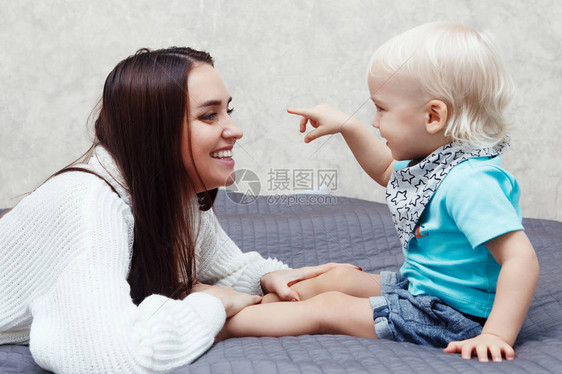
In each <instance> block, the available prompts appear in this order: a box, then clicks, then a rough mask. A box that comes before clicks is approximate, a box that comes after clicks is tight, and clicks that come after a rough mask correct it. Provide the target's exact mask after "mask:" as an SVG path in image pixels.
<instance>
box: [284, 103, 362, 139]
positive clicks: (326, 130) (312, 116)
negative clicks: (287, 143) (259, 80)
mask: <svg viewBox="0 0 562 374" xmlns="http://www.w3.org/2000/svg"><path fill="white" fill-rule="evenodd" d="M287 112H289V113H291V114H296V115H299V116H302V118H301V122H300V132H305V131H306V124H307V123H308V122H310V125H311V126H312V127H314V128H315V130H312V131H310V132H309V133H308V134H306V136H305V137H304V142H305V143H309V142H311V141H313V140H314V139H316V138H319V137H321V136H324V135H329V134H335V133H338V132H341V131H342V130H343V129H344V127H350V126H351V124H352V123H356V122H357V120H356V119H355V118H354V117H353V116H350V115H349V114H345V113H343V112H340V111H339V110H337V109H336V108H334V107H331V106H329V105H326V104H321V105H317V106H315V107H314V108H309V109H305V108H288V109H287ZM359 125H361V124H359Z"/></svg>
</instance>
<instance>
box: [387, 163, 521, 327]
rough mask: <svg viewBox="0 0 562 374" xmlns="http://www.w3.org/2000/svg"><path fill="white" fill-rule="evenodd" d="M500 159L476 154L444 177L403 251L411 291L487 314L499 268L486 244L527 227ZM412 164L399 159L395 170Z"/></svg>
mask: <svg viewBox="0 0 562 374" xmlns="http://www.w3.org/2000/svg"><path fill="white" fill-rule="evenodd" d="M500 162H501V157H500V156H496V157H493V158H489V157H479V158H472V159H469V160H466V161H464V162H461V163H459V164H458V165H456V166H454V167H453V168H452V169H451V170H450V171H449V173H448V174H447V176H446V177H445V179H443V181H442V182H441V184H440V185H439V187H438V189H437V191H435V193H434V195H433V197H432V198H431V200H430V201H429V203H428V204H427V206H426V207H425V210H424V211H423V214H422V216H421V217H420V219H419V221H418V223H417V226H416V229H415V236H414V237H413V238H412V239H411V240H410V242H409V243H408V246H407V250H405V251H404V255H405V257H406V261H405V262H404V265H402V267H401V268H400V273H401V274H402V275H404V276H406V277H407V278H408V280H409V282H410V285H409V291H410V293H412V294H413V295H420V294H428V295H433V296H437V297H439V298H440V299H441V300H442V301H444V302H445V303H446V304H448V305H450V306H452V307H453V308H455V309H457V310H459V311H461V312H463V313H468V314H471V315H474V316H478V317H488V315H489V314H490V311H491V309H492V305H493V302H494V297H495V292H496V283H497V279H498V275H499V271H500V266H499V265H498V263H497V262H496V260H495V259H494V257H493V256H492V255H491V254H490V252H489V251H488V248H487V247H486V245H485V244H484V243H485V242H487V241H488V240H490V239H493V238H495V237H497V236H500V235H502V234H505V233H507V232H511V231H516V230H523V226H522V224H521V209H520V207H519V195H520V190H519V185H518V184H517V181H516V180H515V178H514V177H513V176H512V175H511V174H509V173H508V172H506V171H505V170H503V169H502V168H501V167H500ZM407 164H408V161H403V162H402V161H400V162H396V164H395V168H396V169H401V168H403V167H406V166H407Z"/></svg>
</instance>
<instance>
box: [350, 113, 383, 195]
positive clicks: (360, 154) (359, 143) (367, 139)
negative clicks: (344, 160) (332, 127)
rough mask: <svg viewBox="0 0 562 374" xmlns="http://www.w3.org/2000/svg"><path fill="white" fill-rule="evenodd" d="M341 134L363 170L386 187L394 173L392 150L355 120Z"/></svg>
mask: <svg viewBox="0 0 562 374" xmlns="http://www.w3.org/2000/svg"><path fill="white" fill-rule="evenodd" d="M340 132H341V134H342V135H343V138H344V139H345V142H346V143H347V146H348V147H349V149H351V152H353V155H354V156H355V158H356V159H357V162H359V165H361V167H362V168H363V170H365V172H366V173H367V174H369V176H370V177H371V178H373V179H374V180H375V181H376V182H377V183H378V184H380V185H381V186H384V187H386V185H387V184H388V181H389V179H390V175H391V174H392V172H393V171H394V159H393V158H392V154H391V152H390V148H388V147H387V146H386V145H385V144H384V143H383V142H381V141H380V140H379V139H378V138H377V137H376V136H375V135H374V134H373V133H372V132H370V131H369V130H367V129H366V128H365V126H363V125H362V124H361V123H360V122H359V121H357V120H356V119H355V118H352V119H351V120H350V121H349V122H348V123H347V124H346V125H345V126H343V127H342V129H341V131H340Z"/></svg>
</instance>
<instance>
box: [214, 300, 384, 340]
mask: <svg viewBox="0 0 562 374" xmlns="http://www.w3.org/2000/svg"><path fill="white" fill-rule="evenodd" d="M223 330H224V331H223V336H222V338H226V337H239V336H287V335H289V336H295V335H308V334H342V335H352V336H357V337H363V338H373V339H376V338H377V336H376V334H375V329H374V322H373V308H372V307H371V303H370V301H369V299H367V298H359V297H354V296H349V295H346V294H343V293H341V292H326V293H322V294H320V295H318V296H315V297H313V298H311V299H308V300H305V301H300V302H297V303H268V304H258V305H252V306H249V307H246V308H244V309H242V310H241V311H240V312H239V313H238V314H236V315H235V316H233V317H231V318H230V319H228V320H227V321H226V324H225V327H224V329H223Z"/></svg>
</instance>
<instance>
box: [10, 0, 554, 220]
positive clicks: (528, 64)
mask: <svg viewBox="0 0 562 374" xmlns="http://www.w3.org/2000/svg"><path fill="white" fill-rule="evenodd" d="M561 19H562V3H561V2H559V1H529V0H525V1H522V0H515V1H513V0H512V1H506V0H502V1H495V2H489V1H474V2H471V1H441V0H435V1H427V2H425V1H345V2H340V1H335V0H331V1H275V2H273V1H203V0H201V1H154V0H137V1H110V0H100V1H43V2H38V1H30V0H19V1H9V2H8V1H5V0H4V1H3V3H2V11H1V13H0V45H1V46H2V48H1V50H0V56H1V64H0V82H1V84H2V87H1V91H0V92H1V93H0V126H1V131H2V132H1V134H2V135H1V138H0V207H7V206H13V205H14V204H16V203H17V201H18V199H19V198H18V195H20V194H22V193H24V192H26V191H30V190H32V189H33V188H34V187H36V186H37V184H38V183H40V182H41V181H42V180H43V179H44V178H45V177H47V176H48V175H50V174H51V173H53V172H54V171H56V170H58V169H59V168H61V167H63V166H64V165H66V164H67V163H69V162H70V161H72V160H73V159H75V158H76V157H77V156H79V155H80V154H81V153H83V151H85V150H86V149H87V148H88V145H89V143H90V142H91V139H92V131H91V126H90V127H88V126H87V125H86V122H87V119H88V116H89V114H90V112H91V110H92V109H93V107H94V106H95V104H96V102H97V100H98V99H99V97H100V94H101V90H102V86H103V82H104V79H105V77H106V76H107V74H108V73H109V71H110V70H111V69H112V68H113V66H114V65H115V64H116V63H117V62H118V61H120V60H121V59H122V58H124V57H126V56H128V55H130V54H132V53H133V52H134V51H136V50H137V49H138V48H140V47H151V48H158V47H168V46H171V45H188V46H192V47H195V48H200V49H207V50H209V51H210V52H211V53H212V54H213V56H214V57H215V59H216V61H217V63H216V68H217V70H218V71H219V73H221V74H222V76H223V78H224V80H225V81H226V83H227V85H228V87H229V89H230V91H231V94H232V95H233V97H234V101H233V104H234V107H235V108H236V112H235V113H234V117H235V119H236V120H237V121H238V123H239V125H240V126H241V127H242V128H243V130H244V131H245V135H244V138H243V139H242V140H241V141H240V142H239V144H240V146H238V147H237V148H235V158H236V161H237V167H245V168H249V169H251V170H254V171H255V172H257V173H258V175H259V176H260V179H261V180H262V193H265V194H268V193H275V192H279V191H274V190H272V189H270V188H269V186H268V183H267V180H268V178H269V179H271V177H270V176H268V172H269V171H270V170H271V169H274V170H289V171H292V170H296V169H323V168H335V169H337V172H338V187H337V190H336V191H333V194H336V195H345V196H352V197H359V198H364V199H369V200H376V201H383V196H384V194H383V189H382V188H381V187H380V186H378V185H377V184H376V183H375V182H373V181H371V180H370V179H369V177H368V176H366V175H365V174H364V173H363V172H362V170H361V169H360V167H359V166H358V165H357V164H356V162H355V160H354V159H353V156H352V155H351V152H350V151H349V150H348V149H347V148H346V146H345V143H344V142H343V139H342V138H341V136H339V135H338V136H334V137H332V138H330V139H329V140H328V139H323V140H320V141H319V142H318V141H317V142H314V143H312V144H309V145H305V144H304V143H303V142H302V135H301V134H299V132H298V120H297V118H295V117H292V116H289V115H288V114H286V113H285V108H286V107H287V106H290V105H299V106H308V105H314V104H318V103H321V102H326V103H330V104H332V105H335V106H337V107H339V108H340V109H342V110H344V111H348V112H355V111H356V110H357V113H356V116H358V117H359V118H360V119H361V120H362V121H363V122H364V123H365V124H368V123H370V122H369V121H370V119H371V116H372V114H373V112H374V110H373V109H372V108H371V104H370V103H365V101H366V100H367V99H368V90H367V85H366V76H365V71H366V64H367V61H368V59H369V57H370V55H371V53H372V52H373V51H374V50H375V49H376V47H377V46H378V45H379V44H381V43H382V42H383V41H385V40H386V39H388V38H389V37H391V36H393V35H395V34H397V33H399V32H402V31H404V30H406V29H408V28H411V27H413V26H416V25H418V24H421V23H424V22H428V21H434V20H438V21H450V22H458V23H464V24H467V25H469V26H473V27H476V28H479V29H482V30H487V31H490V32H492V33H493V34H494V35H495V36H496V39H498V41H499V42H500V44H501V46H502V47H503V53H504V56H505V57H506V61H507V65H508V66H507V68H508V70H509V71H510V72H511V73H512V75H513V77H514V79H515V82H516V84H517V86H518V93H517V97H516V98H515V101H514V103H513V106H512V108H511V109H510V116H511V119H512V121H513V123H514V126H513V130H512V140H513V146H512V149H511V151H510V152H509V153H508V154H507V155H506V156H505V163H504V165H505V166H506V168H508V169H509V170H510V171H511V172H512V173H514V174H515V176H516V177H517V178H518V179H519V181H520V184H521V187H522V190H523V197H522V207H523V212H524V215H525V216H529V217H540V218H550V219H557V220H562V172H561V170H562V168H561V166H560V161H561V160H562V157H561V148H562V144H561V141H560V139H561V135H562V131H561V126H560V122H561V119H562V115H561V112H560V109H561V108H560V103H561V97H562V88H561V87H562V65H561V64H560V54H561V47H562V22H561V21H560V20H561ZM373 131H374V130H373ZM324 142H326V143H325V144H324Z"/></svg>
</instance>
